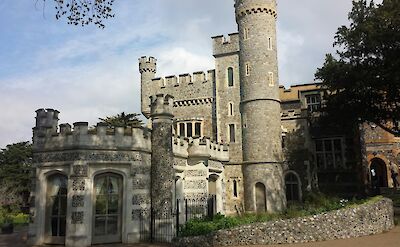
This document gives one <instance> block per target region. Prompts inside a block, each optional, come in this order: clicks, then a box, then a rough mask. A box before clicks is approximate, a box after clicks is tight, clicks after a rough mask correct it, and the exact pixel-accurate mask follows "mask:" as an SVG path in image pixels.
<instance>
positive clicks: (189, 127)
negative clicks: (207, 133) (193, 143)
mask: <svg viewBox="0 0 400 247" xmlns="http://www.w3.org/2000/svg"><path fill="white" fill-rule="evenodd" d="M186 128H187V131H186V134H187V135H186V137H192V136H193V124H192V123H187V124H186Z"/></svg>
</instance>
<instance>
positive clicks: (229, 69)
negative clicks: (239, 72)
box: [228, 67, 233, 87]
mask: <svg viewBox="0 0 400 247" xmlns="http://www.w3.org/2000/svg"><path fill="white" fill-rule="evenodd" d="M228 86H229V87H233V68H232V67H229V68H228Z"/></svg>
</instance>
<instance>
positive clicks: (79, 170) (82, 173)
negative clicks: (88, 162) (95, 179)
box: [72, 165, 88, 177]
mask: <svg viewBox="0 0 400 247" xmlns="http://www.w3.org/2000/svg"><path fill="white" fill-rule="evenodd" d="M72 171H73V175H74V176H75V177H87V175H88V166H85V165H75V166H72Z"/></svg>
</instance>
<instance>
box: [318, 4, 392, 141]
mask: <svg viewBox="0 0 400 247" xmlns="http://www.w3.org/2000/svg"><path fill="white" fill-rule="evenodd" d="M349 20H350V25H349V26H341V27H340V28H339V29H338V31H337V33H336V36H335V42H334V47H337V49H338V50H337V51H336V56H334V55H332V54H327V55H326V58H325V63H324V65H323V67H322V68H319V69H318V70H317V72H316V79H319V80H322V82H323V88H324V89H325V97H324V100H325V104H324V105H325V106H324V107H323V108H322V111H324V112H326V113H327V114H324V116H327V117H328V118H329V119H330V120H331V121H336V122H339V123H344V122H346V123H351V124H354V123H362V122H365V121H368V122H372V123H375V124H376V125H378V126H380V127H381V128H383V129H385V130H386V131H388V132H390V133H392V134H394V135H400V126H399V121H400V1H398V0H383V2H382V4H375V3H374V2H373V1H371V2H370V3H368V2H367V1H366V0H358V1H353V8H352V10H351V12H350V13H349Z"/></svg>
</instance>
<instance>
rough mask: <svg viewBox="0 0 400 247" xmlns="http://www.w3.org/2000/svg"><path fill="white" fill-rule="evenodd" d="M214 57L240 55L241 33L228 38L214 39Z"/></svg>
mask: <svg viewBox="0 0 400 247" xmlns="http://www.w3.org/2000/svg"><path fill="white" fill-rule="evenodd" d="M212 40H213V55H214V57H220V56H229V55H232V54H236V53H239V50H240V47H239V33H231V34H229V35H228V37H225V36H223V35H220V36H215V37H212Z"/></svg>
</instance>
